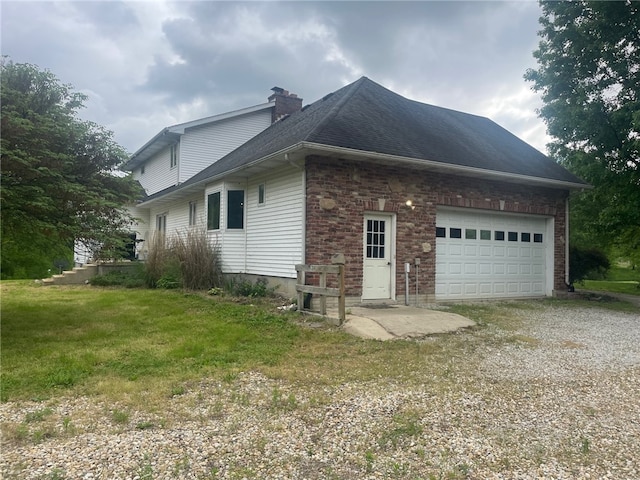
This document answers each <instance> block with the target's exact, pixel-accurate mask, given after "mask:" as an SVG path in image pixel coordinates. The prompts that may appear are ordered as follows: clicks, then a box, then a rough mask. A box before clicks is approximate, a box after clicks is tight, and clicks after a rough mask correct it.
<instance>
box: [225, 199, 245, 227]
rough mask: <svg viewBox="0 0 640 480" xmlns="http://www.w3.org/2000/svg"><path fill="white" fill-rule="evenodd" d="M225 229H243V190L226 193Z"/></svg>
mask: <svg viewBox="0 0 640 480" xmlns="http://www.w3.org/2000/svg"><path fill="white" fill-rule="evenodd" d="M227 194H228V195H227V228H229V229H242V228H244V190H229V191H228V192H227Z"/></svg>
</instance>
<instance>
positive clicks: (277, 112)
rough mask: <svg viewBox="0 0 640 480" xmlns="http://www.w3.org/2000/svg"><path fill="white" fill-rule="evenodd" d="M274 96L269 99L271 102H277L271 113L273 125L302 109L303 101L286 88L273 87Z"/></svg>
mask: <svg viewBox="0 0 640 480" xmlns="http://www.w3.org/2000/svg"><path fill="white" fill-rule="evenodd" d="M271 91H272V92H273V94H272V95H271V96H270V97H269V98H268V100H269V101H270V102H275V104H276V107H275V108H274V109H273V112H272V113H271V123H275V122H277V121H278V120H280V119H282V118H283V117H285V116H287V115H291V114H292V113H295V112H297V111H298V110H300V109H302V99H301V98H298V95H296V94H295V93H289V92H288V91H287V90H285V89H284V88H280V87H273V88H272V89H271Z"/></svg>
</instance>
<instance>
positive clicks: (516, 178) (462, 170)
mask: <svg viewBox="0 0 640 480" xmlns="http://www.w3.org/2000/svg"><path fill="white" fill-rule="evenodd" d="M302 146H303V148H305V149H308V150H313V151H321V152H326V153H329V154H332V155H338V156H342V157H347V158H358V159H367V160H374V161H378V162H380V163H391V164H402V165H407V166H413V167H420V168H422V169H429V170H435V171H441V172H443V173H452V174H458V175H464V176H473V177H482V178H487V179H494V180H502V181H508V182H509V183H521V184H529V185H536V186H546V187H550V188H560V189H571V190H581V189H591V188H593V187H592V186H591V185H589V184H588V183H576V182H570V181H566V180H555V179H550V178H544V177H534V176H530V175H521V174H515V173H510V172H501V171H497V170H486V169H484V168H477V167H469V166H466V165H455V164H450V163H443V162H438V161H435V160H426V159H417V158H412V157H403V156H399V155H390V154H387V153H378V152H370V151H365V150H355V149H352V148H345V147H337V146H332V145H325V144H319V143H312V142H302Z"/></svg>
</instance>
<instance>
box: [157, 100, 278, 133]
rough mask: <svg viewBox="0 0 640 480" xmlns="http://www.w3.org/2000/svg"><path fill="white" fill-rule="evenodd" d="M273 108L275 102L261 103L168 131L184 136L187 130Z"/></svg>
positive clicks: (181, 124)
mask: <svg viewBox="0 0 640 480" xmlns="http://www.w3.org/2000/svg"><path fill="white" fill-rule="evenodd" d="M273 106H275V102H267V103H261V104H260V105H254V106H253V107H247V108H242V109H240V110H234V111H232V112H227V113H221V114H219V115H212V116H210V117H205V118H200V119H198V120H192V121H190V122H185V123H179V124H177V125H172V126H171V127H167V129H168V130H169V131H171V132H174V133H179V134H183V133H184V132H185V130H186V129H187V128H193V127H199V126H201V125H206V124H208V123H214V122H220V121H222V120H227V119H229V118H235V117H239V116H241V115H246V114H248V113H253V112H259V111H260V110H265V109H268V108H271V107H273Z"/></svg>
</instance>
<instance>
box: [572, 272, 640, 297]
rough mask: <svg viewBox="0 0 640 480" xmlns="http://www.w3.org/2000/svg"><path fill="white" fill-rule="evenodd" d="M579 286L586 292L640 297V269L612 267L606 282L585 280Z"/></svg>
mask: <svg viewBox="0 0 640 480" xmlns="http://www.w3.org/2000/svg"><path fill="white" fill-rule="evenodd" d="M577 286H578V288H583V289H585V290H596V291H600V292H611V293H625V294H627V295H640V269H637V268H636V269H635V270H633V269H631V268H628V267H622V266H619V265H617V266H612V267H611V268H610V269H609V271H608V272H607V278H606V279H605V280H583V281H582V282H579V283H578V285H577Z"/></svg>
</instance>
